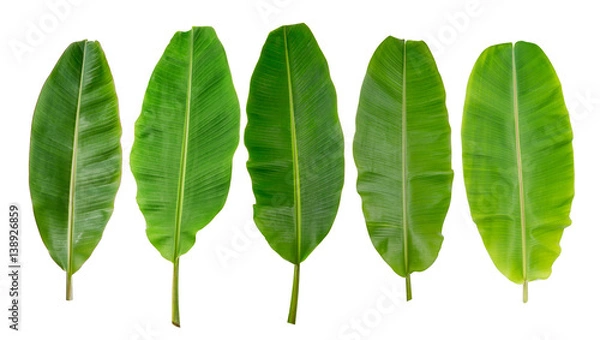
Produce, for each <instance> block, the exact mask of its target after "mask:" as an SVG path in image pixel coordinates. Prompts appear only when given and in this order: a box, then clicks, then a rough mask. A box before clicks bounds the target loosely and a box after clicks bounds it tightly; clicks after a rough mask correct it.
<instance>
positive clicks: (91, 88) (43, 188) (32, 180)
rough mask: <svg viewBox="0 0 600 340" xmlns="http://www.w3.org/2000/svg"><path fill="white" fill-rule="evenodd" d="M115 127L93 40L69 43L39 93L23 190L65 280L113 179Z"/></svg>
mask: <svg viewBox="0 0 600 340" xmlns="http://www.w3.org/2000/svg"><path fill="white" fill-rule="evenodd" d="M120 139H121V123H120V122H119V108H118V102H117V94H116V92H115V85H114V83H113V78H112V75H111V73H110V69H109V67H108V63H107V61H106V57H105V56H104V52H103V51H102V48H101V47H100V43H98V42H96V41H85V40H84V41H79V42H75V43H73V44H71V45H70V46H69V47H68V48H67V49H66V50H65V52H64V53H63V55H62V56H61V57H60V59H59V60H58V62H57V64H56V66H55V67H54V69H53V70H52V73H51V74H50V76H49V77H48V79H47V80H46V83H45V84H44V86H43V88H42V91H41V93H40V96H39V99H38V102H37V105H36V107H35V113H34V115H33V123H32V127H31V145H30V153H29V188H30V192H31V201H32V204H33V212H34V215H35V220H36V223H37V226H38V230H39V232H40V235H41V236H42V241H43V242H44V245H46V248H48V251H49V252H50V256H52V259H53V260H54V262H56V263H57V264H58V265H59V266H60V267H61V268H62V269H63V270H64V271H65V272H66V273H67V300H71V299H72V298H73V292H72V283H71V282H72V275H73V274H74V273H75V272H77V270H79V268H81V266H82V265H83V263H84V262H85V261H86V260H87V259H88V258H89V257H90V255H91V254H92V252H93V251H94V249H95V248H96V245H98V242H100V239H101V238H102V232H103V231H104V228H105V226H106V224H107V223H108V220H109V218H110V216H111V214H112V212H113V207H114V200H115V195H116V193H117V190H118V188H119V183H120V180H121V142H120Z"/></svg>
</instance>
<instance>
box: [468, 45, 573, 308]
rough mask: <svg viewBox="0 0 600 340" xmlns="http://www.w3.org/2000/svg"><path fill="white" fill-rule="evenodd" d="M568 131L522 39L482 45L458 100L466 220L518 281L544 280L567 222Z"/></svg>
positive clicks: (547, 77)
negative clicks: (460, 104) (468, 217)
mask: <svg viewBox="0 0 600 340" xmlns="http://www.w3.org/2000/svg"><path fill="white" fill-rule="evenodd" d="M572 138H573V134H572V131H571V125H570V122H569V114H568V111H567V108H566V106H565V102H564V99H563V94H562V90H561V85H560V81H559V79H558V76H557V75H556V72H555V70H554V68H553V67H552V64H551V63H550V61H549V60H548V58H547V57H546V55H545V54H544V52H543V51H542V50H541V49H540V48H539V47H538V46H537V45H535V44H532V43H528V42H522V41H520V42H517V43H516V44H514V45H513V44H511V43H506V44H501V45H496V46H492V47H489V48H488V49H486V50H485V51H484V52H483V53H482V54H481V56H480V57H479V59H478V60H477V62H476V63H475V67H474V68H473V72H472V73H471V77H470V79H469V84H468V87H467V96H466V100H465V107H464V115H463V125H462V145H463V168H464V178H465V185H466V189H467V197H468V200H469V207H470V209H471V215H472V217H473V221H474V222H475V224H476V225H477V228H478V229H479V233H480V234H481V237H482V239H483V242H484V244H485V247H486V249H487V251H488V253H489V255H490V257H491V258H492V261H493V262H494V264H495V265H496V267H497V268H498V270H499V271H500V272H502V274H504V275H505V276H506V277H507V278H508V279H509V280H511V281H513V282H515V283H517V284H522V285H523V302H527V299H528V282H531V281H534V280H538V279H546V278H548V277H549V276H550V273H551V271H552V264H553V263H554V261H555V260H556V258H557V257H558V255H559V254H560V245H559V242H560V239H561V236H562V234H563V230H564V228H565V227H567V226H568V225H570V224H571V220H570V218H569V212H570V210H571V201H572V199H573V195H574V183H573V182H574V170H573V148H572V145H571V140H572Z"/></svg>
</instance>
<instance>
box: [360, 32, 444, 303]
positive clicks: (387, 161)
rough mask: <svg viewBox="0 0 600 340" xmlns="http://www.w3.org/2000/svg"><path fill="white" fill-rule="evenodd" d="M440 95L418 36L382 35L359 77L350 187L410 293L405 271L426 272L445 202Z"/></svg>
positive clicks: (432, 63)
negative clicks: (352, 185) (354, 171)
mask: <svg viewBox="0 0 600 340" xmlns="http://www.w3.org/2000/svg"><path fill="white" fill-rule="evenodd" d="M445 100H446V93H445V91H444V84H443V83H442V79H441V77H440V75H439V73H438V70H437V67H436V64H435V61H434V59H433V56H432V55H431V52H430V51H429V48H428V47H427V45H426V44H425V43H424V42H422V41H404V40H398V39H396V38H394V37H388V38H387V39H385V40H384V41H383V42H382V43H381V45H379V47H378V48H377V50H376V51H375V53H374V54H373V58H372V59H371V62H370V63H369V67H368V69H367V75H366V77H365V80H364V83H363V86H362V91H361V95H360V102H359V106H358V113H357V116H356V134H355V136H354V159H355V162H356V166H357V168H358V181H357V188H358V192H359V194H360V196H361V198H362V202H363V212H364V215H365V220H366V222H367V228H368V230H369V236H370V237H371V241H372V242H373V245H374V246H375V248H376V249H377V251H378V252H379V254H380V255H381V256H382V257H383V259H384V260H385V261H386V262H387V263H388V264H389V265H390V267H392V269H393V270H394V271H395V272H396V273H397V274H398V275H400V276H403V277H405V278H406V298H407V300H410V299H411V298H412V289H411V284H410V274H411V273H413V272H416V271H423V270H425V269H427V268H428V267H429V266H431V264H432V263H433V262H434V261H435V259H436V258H437V255H438V252H439V250H440V247H441V245H442V240H443V236H442V225H443V223H444V219H445V217H446V213H447V211H448V206H449V204H450V191H451V188H452V178H453V175H454V174H453V172H452V167H451V157H450V156H451V150H450V125H449V123H448V112H447V110H446V104H445Z"/></svg>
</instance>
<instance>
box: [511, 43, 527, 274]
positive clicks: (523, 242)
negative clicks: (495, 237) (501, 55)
mask: <svg viewBox="0 0 600 340" xmlns="http://www.w3.org/2000/svg"><path fill="white" fill-rule="evenodd" d="M515 47H516V46H515V45H511V52H512V90H513V93H512V95H513V114H514V120H515V148H516V154H517V155H516V156H517V177H518V180H519V208H520V214H521V218H520V220H521V257H522V266H523V268H522V272H523V282H524V283H525V284H526V283H527V239H526V237H527V233H526V220H525V200H524V199H525V193H524V188H523V163H522V159H521V132H520V129H519V98H518V88H517V66H516V58H515Z"/></svg>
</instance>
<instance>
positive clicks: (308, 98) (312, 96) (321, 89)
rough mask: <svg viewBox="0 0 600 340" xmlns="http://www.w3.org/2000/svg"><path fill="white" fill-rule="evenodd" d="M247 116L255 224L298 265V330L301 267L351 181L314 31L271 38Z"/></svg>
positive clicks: (288, 31) (295, 28) (299, 28)
mask: <svg viewBox="0 0 600 340" xmlns="http://www.w3.org/2000/svg"><path fill="white" fill-rule="evenodd" d="M247 113H248V125H247V127H246V131H245V137H244V138H245V144H246V147H247V149H248V154H249V159H248V162H247V167H248V172H249V173H250V177H251V179H252V189H253V191H254V196H255V198H256V204H255V205H254V221H255V223H256V225H257V226H258V229H259V230H260V231H261V233H262V234H263V235H264V237H265V238H266V240H267V242H268V243H269V245H270V246H271V248H273V250H275V251H276V252H277V253H278V254H279V255H280V256H281V257H282V258H284V259H285V260H287V261H289V262H291V263H293V264H294V281H293V286H292V298H291V302H290V310H289V315H288V322H289V323H292V324H293V323H295V322H296V311H297V304H298V290H299V280H300V276H299V275H300V263H301V262H302V261H304V260H305V259H306V258H307V257H308V255H309V254H310V253H311V252H312V251H313V250H314V249H315V248H316V247H317V245H318V244H319V243H320V242H321V241H322V240H323V239H324V238H325V236H326V235H327V233H328V232H329V230H330V229H331V226H332V224H333V221H334V219H335V216H336V214H337V209H338V206H339V202H340V196H341V191H342V185H343V181H344V142H343V136H342V130H341V126H340V122H339V119H338V116H337V102H336V93H335V88H334V86H333V83H332V81H331V79H330V76H329V68H328V66H327V61H326V60H325V56H324V55H323V53H322V52H321V49H320V48H319V46H318V44H317V41H316V40H315V38H314V36H313V34H312V32H311V31H310V29H309V28H308V26H306V25H305V24H297V25H291V26H282V27H280V28H278V29H276V30H274V31H272V32H271V33H270V34H269V36H268V38H267V41H266V42H265V44H264V46H263V49H262V53H261V55H260V59H259V60H258V63H257V65H256V68H255V70H254V73H253V75H252V80H251V83H250V93H249V97H248V104H247Z"/></svg>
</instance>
